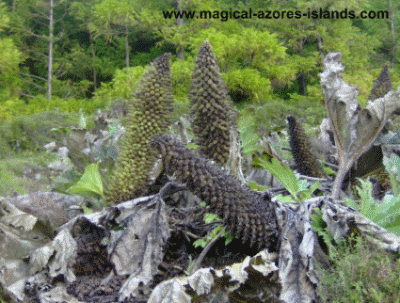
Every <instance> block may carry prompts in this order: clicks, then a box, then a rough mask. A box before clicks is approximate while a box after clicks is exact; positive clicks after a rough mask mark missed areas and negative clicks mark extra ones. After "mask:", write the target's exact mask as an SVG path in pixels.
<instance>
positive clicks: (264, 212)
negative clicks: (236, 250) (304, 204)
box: [150, 135, 278, 248]
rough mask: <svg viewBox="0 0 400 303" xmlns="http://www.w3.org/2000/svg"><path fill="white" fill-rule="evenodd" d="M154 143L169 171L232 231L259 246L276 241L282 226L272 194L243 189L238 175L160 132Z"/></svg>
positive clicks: (269, 245)
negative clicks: (229, 172) (271, 198)
mask: <svg viewBox="0 0 400 303" xmlns="http://www.w3.org/2000/svg"><path fill="white" fill-rule="evenodd" d="M150 144H151V146H153V147H154V148H155V149H156V150H157V151H158V152H159V153H160V154H161V157H162V160H163V165H164V169H165V171H166V173H167V174H174V177H176V178H177V179H178V180H179V181H180V182H183V183H185V184H186V185H187V186H188V188H189V189H190V191H191V192H193V193H194V194H195V195H197V196H198V197H200V198H201V199H202V200H204V201H205V202H206V203H207V204H208V205H209V206H210V210H211V211H213V212H215V213H216V214H218V215H219V216H220V217H221V218H223V220H224V225H225V226H226V227H227V229H228V230H229V231H230V233H231V234H233V235H237V236H239V237H241V238H242V240H243V242H247V241H249V242H250V246H253V245H254V244H255V243H257V245H258V248H262V247H271V246H273V245H274V244H276V241H277V238H276V237H277V229H278V227H277V226H278V225H277V222H276V217H275V210H274V206H273V205H272V203H271V201H270V199H269V197H268V196H265V195H263V194H261V193H258V192H254V191H251V190H250V189H246V188H243V187H242V186H241V184H240V182H239V180H238V179H237V178H236V177H234V176H232V175H229V174H227V173H226V172H225V171H223V170H221V168H220V166H218V165H216V164H213V163H212V162H211V161H210V160H208V159H206V158H204V157H203V156H201V155H199V154H198V153H197V152H195V151H194V150H191V149H188V148H186V146H185V145H183V144H182V143H181V142H179V141H177V140H175V139H172V138H170V137H167V136H161V135H158V136H156V137H154V138H153V139H152V140H151V143H150Z"/></svg>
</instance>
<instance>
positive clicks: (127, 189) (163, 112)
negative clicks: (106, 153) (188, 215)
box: [106, 53, 173, 203]
mask: <svg viewBox="0 0 400 303" xmlns="http://www.w3.org/2000/svg"><path fill="white" fill-rule="evenodd" d="M170 56H171V54H169V53H167V54H164V55H162V56H160V57H157V58H156V59H155V60H154V61H153V62H152V63H151V64H150V66H149V69H148V71H147V72H146V73H145V74H144V76H143V78H142V79H141V81H140V84H139V86H138V88H137V89H136V91H135V92H134V93H133V95H132V100H131V103H130V104H129V109H128V123H127V125H126V130H125V134H124V136H123V138H122V139H121V145H120V151H119V157H118V159H117V164H116V167H115V169H114V172H113V175H112V177H111V182H110V184H109V186H108V187H107V190H106V196H107V200H108V201H109V202H111V203H119V202H123V201H126V200H129V199H132V198H135V197H137V196H139V195H141V194H143V193H144V191H145V189H146V186H147V184H148V183H149V172H150V171H151V168H152V167H153V165H154V163H155V154H154V152H152V151H151V149H150V147H149V140H150V138H151V137H153V136H154V135H156V134H159V133H162V132H165V131H166V129H167V128H168V126H169V124H170V116H171V111H172V102H173V96H172V89H171V78H170V67H169V59H170Z"/></svg>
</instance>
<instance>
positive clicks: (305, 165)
mask: <svg viewBox="0 0 400 303" xmlns="http://www.w3.org/2000/svg"><path fill="white" fill-rule="evenodd" d="M287 121H288V128H289V139H290V140H289V143H290V148H291V150H292V155H293V159H294V162H296V165H297V169H298V170H299V172H300V173H301V174H302V175H305V176H310V177H320V178H324V177H326V174H325V172H324V170H323V169H322V166H321V164H320V163H319V162H318V160H317V158H316V157H315V156H314V154H313V153H312V152H311V144H310V142H309V139H308V137H307V135H306V133H305V131H304V129H303V126H302V125H301V124H300V122H299V121H297V118H296V117H295V116H292V115H288V116H287Z"/></svg>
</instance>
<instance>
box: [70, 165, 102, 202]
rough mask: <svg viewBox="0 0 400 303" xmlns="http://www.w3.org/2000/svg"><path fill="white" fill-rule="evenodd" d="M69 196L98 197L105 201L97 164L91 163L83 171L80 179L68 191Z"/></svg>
mask: <svg viewBox="0 0 400 303" xmlns="http://www.w3.org/2000/svg"><path fill="white" fill-rule="evenodd" d="M67 192H68V193H70V194H76V193H78V194H81V195H88V194H89V195H93V194H95V195H97V196H100V197H101V198H102V199H103V201H104V202H105V201H106V198H105V196H104V190H103V182H102V180H101V176H100V172H99V163H97V162H96V163H92V164H90V165H88V166H87V167H86V169H85V173H84V174H83V175H82V177H81V179H80V180H79V181H78V183H76V184H75V185H73V186H71V187H70V188H69V189H68V190H67Z"/></svg>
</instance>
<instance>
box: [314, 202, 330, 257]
mask: <svg viewBox="0 0 400 303" xmlns="http://www.w3.org/2000/svg"><path fill="white" fill-rule="evenodd" d="M324 207H325V206H324ZM313 212H314V213H313V214H311V215H310V218H311V221H310V223H311V227H312V229H313V231H315V232H316V233H317V234H318V236H319V237H322V240H323V241H324V243H325V244H326V245H327V247H328V249H329V258H330V261H331V262H335V258H334V257H335V254H334V251H335V250H336V247H335V242H334V239H333V237H332V236H331V234H330V232H329V230H328V225H327V224H326V223H325V221H324V220H323V219H322V210H321V209H319V208H313Z"/></svg>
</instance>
